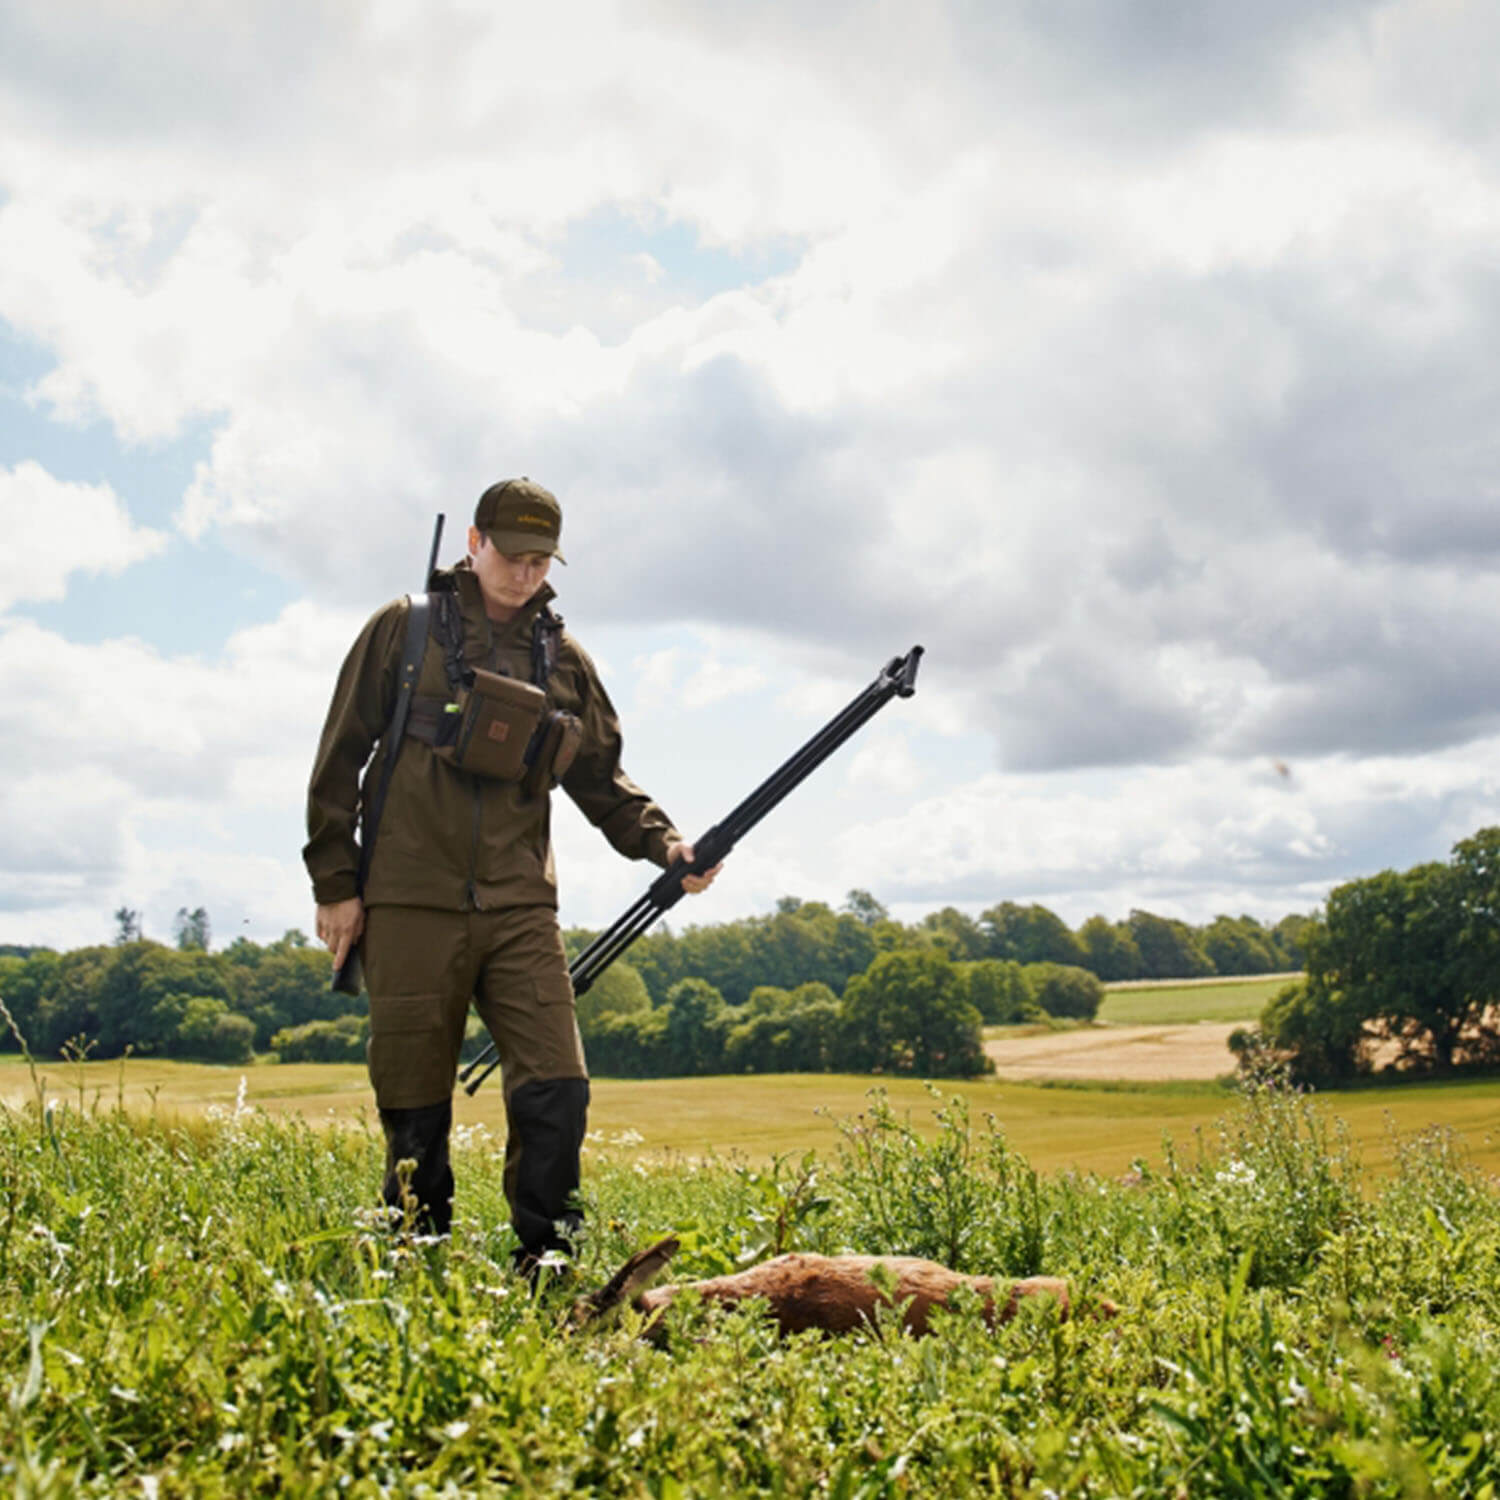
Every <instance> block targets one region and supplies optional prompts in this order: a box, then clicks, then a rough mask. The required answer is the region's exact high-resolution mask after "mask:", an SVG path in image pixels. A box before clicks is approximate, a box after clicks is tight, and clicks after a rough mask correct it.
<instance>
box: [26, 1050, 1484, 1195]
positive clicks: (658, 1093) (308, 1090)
mask: <svg viewBox="0 0 1500 1500" xmlns="http://www.w3.org/2000/svg"><path fill="white" fill-rule="evenodd" d="M38 1073H39V1075H40V1077H41V1078H42V1080H43V1081H44V1086H45V1088H46V1091H47V1095H48V1097H49V1098H53V1099H58V1100H62V1101H66V1102H68V1103H70V1104H73V1105H75V1106H82V1108H83V1109H84V1110H85V1111H88V1110H91V1109H95V1108H98V1109H104V1110H108V1109H112V1108H113V1107H114V1106H115V1105H116V1103H117V1102H121V1101H123V1103H124V1105H125V1107H126V1109H127V1110H129V1111H131V1112H134V1113H140V1114H150V1113H153V1112H154V1113H156V1114H157V1115H159V1116H161V1117H163V1118H173V1117H179V1116H188V1117H191V1116H195V1115H200V1114H202V1113H204V1112H205V1111H207V1110H210V1109H214V1108H217V1109H221V1110H228V1109H232V1108H233V1106H234V1104H235V1100H236V1096H237V1094H238V1091H239V1086H240V1080H241V1078H243V1079H244V1080H245V1102H246V1103H247V1104H248V1105H250V1106H252V1107H254V1108H259V1109H263V1110H265V1111H266V1112H267V1113H268V1114H271V1115H286V1114H297V1115H301V1116H303V1117H305V1118H306V1119H309V1120H312V1121H314V1122H318V1121H327V1120H331V1119H332V1120H343V1121H359V1120H360V1119H364V1120H367V1121H368V1122H369V1128H370V1129H371V1131H372V1132H373V1131H375V1130H376V1129H377V1127H376V1124H375V1118H374V1108H373V1103H372V1100H371V1096H370V1092H369V1083H368V1080H367V1079H366V1076H365V1071H364V1069H363V1068H362V1067H358V1066H356V1065H353V1064H347V1063H344V1064H335V1063H291V1064H279V1065H275V1064H264V1065H261V1066H256V1067H251V1068H247V1069H240V1068H223V1067H212V1066H207V1065H202V1064H194V1063H173V1062H153V1061H147V1060H138V1059H134V1058H132V1059H129V1060H128V1061H126V1062H125V1063H124V1065H123V1066H122V1065H121V1064H120V1063H87V1064H84V1065H82V1066H81V1067H80V1066H75V1065H71V1064H66V1063H47V1064H39V1065H38ZM878 1082H881V1080H877V1079H872V1078H868V1077H863V1076H860V1077H853V1076H848V1075H843V1074H831V1075H825V1074H806V1073H801V1074H773V1075H770V1076H755V1077H748V1076H747V1077H717V1078H661V1079H645V1080H626V1079H613V1078H601V1079H595V1080H594V1084H593V1103H592V1107H591V1109H590V1125H591V1127H592V1129H593V1130H594V1131H595V1132H597V1135H598V1138H599V1140H600V1142H601V1143H608V1142H618V1141H620V1140H621V1139H622V1138H626V1139H630V1140H631V1141H632V1142H634V1137H636V1136H638V1137H640V1140H639V1142H638V1143H633V1144H632V1146H631V1148H630V1149H631V1150H632V1151H634V1152H636V1153H638V1154H639V1155H641V1156H642V1157H644V1158H648V1159H655V1158H659V1157H661V1156H663V1155H666V1154H669V1153H675V1154H680V1155H684V1156H688V1157H701V1156H705V1155H707V1154H709V1153H715V1154H717V1155H719V1156H731V1155H739V1156H743V1157H747V1158H750V1159H751V1160H754V1161H765V1160H768V1159H769V1158H771V1157H773V1156H776V1155H784V1154H800V1153H802V1152H803V1151H806V1150H809V1149H816V1150H817V1151H819V1152H820V1153H826V1152H827V1151H829V1150H831V1149H832V1148H833V1146H834V1144H835V1143H836V1141H837V1139H838V1131H837V1128H836V1126H835V1124H834V1120H835V1119H836V1118H838V1117H840V1116H851V1115H856V1114H858V1113H859V1112H860V1111H861V1110H863V1109H864V1108H865V1107H866V1105H867V1102H868V1098H869V1090H870V1089H871V1087H872V1086H873V1085H874V1084H876V1083H878ZM884 1086H885V1087H886V1088H887V1089H888V1091H889V1094H890V1099H891V1103H892V1105H893V1106H894V1107H895V1109H896V1110H897V1111H898V1112H905V1111H910V1112H911V1113H912V1115H913V1116H914V1117H916V1118H926V1117H927V1115H928V1109H929V1099H928V1095H927V1093H926V1090H925V1088H924V1086H923V1085H922V1084H921V1083H920V1082H919V1081H917V1080H914V1079H890V1080H885V1081H884ZM942 1092H943V1093H944V1094H945V1095H946V1094H954V1095H961V1096H962V1097H963V1098H965V1099H966V1100H967V1101H968V1102H969V1104H970V1107H971V1109H972V1111H973V1113H974V1115H975V1116H976V1118H977V1117H979V1116H981V1115H984V1114H993V1115H994V1116H995V1117H996V1119H997V1120H998V1121H999V1123H1000V1125H1001V1127H1002V1128H1003V1129H1004V1131H1005V1134H1006V1136H1007V1138H1008V1139H1009V1140H1010V1142H1011V1143H1012V1145H1014V1146H1015V1148H1016V1149H1017V1150H1019V1151H1021V1152H1022V1153H1023V1154H1024V1155H1026V1156H1027V1157H1028V1158H1029V1159H1030V1160H1031V1162H1032V1164H1033V1165H1034V1166H1036V1167H1037V1168H1038V1169H1039V1170H1041V1171H1044V1172H1057V1171H1064V1170H1068V1169H1072V1168H1078V1169H1083V1170H1089V1171H1097V1172H1101V1173H1106V1174H1119V1173H1122V1172H1124V1171H1126V1170H1127V1168H1128V1167H1129V1166H1130V1164H1131V1162H1132V1161H1133V1160H1134V1159H1135V1158H1137V1157H1144V1158H1146V1159H1147V1160H1148V1161H1153V1162H1159V1161H1160V1160H1161V1158H1162V1142H1163V1137H1164V1136H1170V1137H1171V1138H1172V1140H1173V1141H1174V1142H1175V1143H1176V1145H1177V1146H1178V1148H1179V1149H1188V1150H1195V1149H1196V1148H1197V1142H1198V1140H1199V1139H1200V1135H1199V1133H1200V1132H1202V1133H1203V1134H1202V1137H1201V1138H1202V1139H1204V1140H1205V1141H1210V1142H1211V1140H1212V1134H1213V1126H1214V1124H1215V1122H1216V1121H1217V1120H1219V1119H1220V1118H1221V1117H1222V1116H1223V1115H1224V1114H1225V1112H1226V1111H1227V1110H1228V1109H1229V1108H1230V1107H1231V1104H1232V1098H1231V1095H1230V1094H1229V1093H1228V1092H1226V1091H1225V1090H1224V1089H1222V1088H1220V1087H1217V1086H1215V1085H1214V1084H1211V1083H1180V1084H1150V1085H1139V1084H1138V1085H1131V1086H1128V1087H1127V1086H1122V1085H1117V1084H1116V1085H1111V1084H1107V1083H1091V1084H1078V1085H1065V1086H1059V1085H1050V1086H1049V1085H1043V1084H1032V1083H1001V1082H997V1081H995V1080H993V1079H985V1080H977V1081H974V1082H966V1083H955V1082H951V1081H950V1082H945V1083H944V1084H943V1086H942ZM31 1098H34V1087H33V1083H32V1079H31V1076H30V1074H29V1073H28V1071H27V1068H26V1066H25V1064H24V1063H22V1062H19V1061H10V1060H7V1061H4V1062H0V1102H3V1103H4V1104H6V1105H8V1106H10V1107H11V1108H17V1107H19V1106H20V1105H22V1104H23V1103H24V1102H25V1101H26V1100H28V1099H31ZM1326 1103H1327V1107H1328V1109H1329V1110H1330V1111H1331V1112H1332V1113H1333V1114H1334V1115H1335V1116H1336V1117H1338V1118H1339V1119H1341V1120H1342V1121H1344V1122H1345V1124H1346V1125H1347V1127H1348V1130H1349V1134H1350V1140H1351V1144H1352V1145H1353V1146H1354V1147H1355V1149H1356V1150H1357V1152H1358V1154H1359V1157H1360V1160H1361V1162H1362V1163H1363V1165H1364V1167H1365V1168H1366V1170H1368V1171H1370V1172H1371V1173H1375V1174H1379V1173H1382V1172H1384V1171H1385V1170H1386V1169H1387V1168H1388V1167H1389V1165H1390V1162H1391V1157H1392V1150H1393V1145H1392V1136H1391V1132H1392V1129H1396V1130H1399V1131H1402V1132H1405V1133H1408V1134H1410V1133H1415V1132H1417V1131H1420V1130H1423V1129H1426V1128H1428V1127H1430V1126H1440V1127H1448V1128H1451V1129H1453V1130H1455V1131H1457V1132H1459V1133H1460V1135H1461V1137H1462V1138H1463V1141H1464V1143H1465V1144H1466V1146H1467V1147H1468V1149H1469V1150H1470V1152H1471V1153H1472V1155H1473V1158H1474V1160H1475V1163H1476V1165H1477V1166H1478V1167H1479V1168H1480V1169H1481V1170H1482V1171H1484V1172H1486V1173H1488V1174H1491V1175H1500V1078H1497V1079H1478V1080H1463V1081H1458V1082H1441V1083H1407V1084H1403V1085H1400V1086H1399V1087H1386V1088H1367V1089H1359V1090H1355V1091H1351V1092H1349V1093H1342V1094H1334V1095H1330V1096H1328V1098H1327V1101H1326ZM456 1118H457V1121H458V1123H459V1124H460V1125H465V1124H467V1125H476V1124H483V1125H484V1126H486V1127H487V1128H488V1129H489V1130H490V1131H491V1132H492V1133H494V1134H496V1135H500V1134H503V1132H504V1129H505V1120H504V1110H503V1108H502V1106H501V1102H500V1090H499V1089H498V1087H496V1086H495V1083H494V1081H493V1080H492V1081H491V1083H490V1084H489V1085H487V1086H486V1087H485V1088H484V1089H482V1090H481V1091H480V1093H479V1094H478V1096H477V1097H475V1098H474V1099H470V1098H468V1097H467V1096H466V1095H464V1094H462V1093H460V1094H459V1095H458V1096H457V1110H456Z"/></svg>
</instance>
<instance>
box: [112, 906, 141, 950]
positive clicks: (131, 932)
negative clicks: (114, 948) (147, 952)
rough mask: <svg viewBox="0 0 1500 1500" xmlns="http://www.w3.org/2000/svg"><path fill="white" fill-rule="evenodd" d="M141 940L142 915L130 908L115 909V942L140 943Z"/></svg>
mask: <svg viewBox="0 0 1500 1500" xmlns="http://www.w3.org/2000/svg"><path fill="white" fill-rule="evenodd" d="M140 940H141V914H140V912H138V911H133V910H132V909H131V908H130V907H128V906H120V907H117V908H116V909H115V942H117V943H138V942H140Z"/></svg>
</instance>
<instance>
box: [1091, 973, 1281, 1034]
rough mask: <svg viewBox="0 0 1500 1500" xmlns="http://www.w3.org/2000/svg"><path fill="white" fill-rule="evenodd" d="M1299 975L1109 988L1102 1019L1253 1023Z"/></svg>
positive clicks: (1133, 1022) (1137, 1022) (1122, 1022)
mask: <svg viewBox="0 0 1500 1500" xmlns="http://www.w3.org/2000/svg"><path fill="white" fill-rule="evenodd" d="M1297 977H1298V976H1297V975H1295V974H1277V975H1274V976H1270V977H1267V976H1264V975H1256V976H1254V977H1252V978H1243V979H1189V980H1177V981H1168V982H1166V983H1157V982H1142V981H1137V980H1131V981H1129V982H1127V983H1125V984H1112V985H1107V986H1106V987H1105V991H1106V992H1105V996H1104V1002H1103V1004H1101V1005H1100V1007H1099V1015H1098V1019H1099V1020H1101V1021H1108V1022H1110V1023H1112V1024H1114V1025H1116V1026H1156V1025H1181V1024H1184V1023H1187V1022H1191V1021H1246V1022H1250V1021H1254V1020H1255V1019H1256V1017H1258V1016H1259V1015H1260V1012H1261V1009H1262V1007H1263V1006H1264V1005H1265V1003H1266V1001H1267V1000H1269V999H1270V998H1271V996H1272V995H1274V994H1275V993H1276V992H1277V990H1279V989H1281V988H1282V987H1283V986H1284V985H1286V984H1288V983H1290V982H1291V980H1293V979H1295V978H1297Z"/></svg>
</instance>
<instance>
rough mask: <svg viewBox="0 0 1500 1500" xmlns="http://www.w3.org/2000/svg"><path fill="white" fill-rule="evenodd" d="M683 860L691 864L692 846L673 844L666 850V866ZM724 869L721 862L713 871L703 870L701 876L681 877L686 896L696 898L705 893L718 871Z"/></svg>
mask: <svg viewBox="0 0 1500 1500" xmlns="http://www.w3.org/2000/svg"><path fill="white" fill-rule="evenodd" d="M680 859H685V860H687V862H688V863H689V864H691V863H692V862H693V846H692V845H691V844H673V845H672V847H671V848H670V849H668V850H667V864H668V866H671V865H675V864H676V863H677V861H678V860H680ZM723 868H724V862H723V861H722V860H720V861H719V863H718V864H716V865H715V866H714V867H713V869H711V870H705V871H704V872H703V873H702V874H701V875H684V876H683V877H682V888H683V890H685V891H686V892H687V893H688V895H690V896H696V895H698V894H699V893H700V892H702V891H706V890H707V889H708V888H709V886H711V885H712V884H713V883H714V881H715V879H716V878H717V877H718V874H719V871H720V870H722V869H723Z"/></svg>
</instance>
